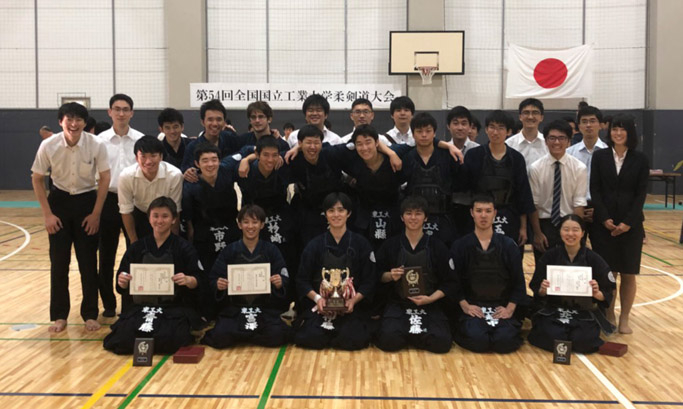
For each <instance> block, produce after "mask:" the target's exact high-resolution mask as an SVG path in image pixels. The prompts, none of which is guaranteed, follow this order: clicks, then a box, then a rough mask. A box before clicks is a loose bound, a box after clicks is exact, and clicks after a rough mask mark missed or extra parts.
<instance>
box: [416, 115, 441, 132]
mask: <svg viewBox="0 0 683 409" xmlns="http://www.w3.org/2000/svg"><path fill="white" fill-rule="evenodd" d="M429 125H431V126H432V128H434V132H436V125H437V124H436V119H435V118H434V117H433V116H432V114H430V113H429V112H420V113H419V114H417V115H415V116H414V117H413V119H412V120H411V121H410V129H411V130H412V131H413V132H415V130H416V129H420V128H425V127H427V126H429Z"/></svg>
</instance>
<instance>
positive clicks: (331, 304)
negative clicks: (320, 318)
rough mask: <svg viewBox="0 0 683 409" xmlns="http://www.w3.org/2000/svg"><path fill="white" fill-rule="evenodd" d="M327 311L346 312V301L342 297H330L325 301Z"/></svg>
mask: <svg viewBox="0 0 683 409" xmlns="http://www.w3.org/2000/svg"><path fill="white" fill-rule="evenodd" d="M324 311H327V312H344V311H346V303H345V302H344V299H343V298H341V297H333V298H328V299H327V300H326V302H325V310H324Z"/></svg>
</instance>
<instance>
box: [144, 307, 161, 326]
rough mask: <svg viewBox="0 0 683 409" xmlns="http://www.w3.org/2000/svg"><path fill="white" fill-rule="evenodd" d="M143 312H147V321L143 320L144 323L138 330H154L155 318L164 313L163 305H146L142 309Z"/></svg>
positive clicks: (145, 317)
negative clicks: (156, 306) (155, 306)
mask: <svg viewBox="0 0 683 409" xmlns="http://www.w3.org/2000/svg"><path fill="white" fill-rule="evenodd" d="M142 312H143V313H144V314H145V316H144V319H145V322H143V323H142V325H140V328H138V330H139V331H142V332H152V331H154V320H155V319H156V318H157V314H163V311H162V310H161V307H159V308H154V307H144V308H143V309H142Z"/></svg>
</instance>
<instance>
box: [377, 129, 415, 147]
mask: <svg viewBox="0 0 683 409" xmlns="http://www.w3.org/2000/svg"><path fill="white" fill-rule="evenodd" d="M387 135H389V136H391V138H392V139H393V140H394V141H396V143H398V144H402V145H403V144H405V145H408V146H415V139H413V131H412V129H410V128H408V132H406V133H401V131H399V130H398V128H397V127H393V128H392V129H390V130H388V131H387ZM379 140H380V142H383V143H384V144H385V145H387V146H391V145H393V142H391V141H390V140H389V139H388V138H387V137H386V136H384V135H383V134H379Z"/></svg>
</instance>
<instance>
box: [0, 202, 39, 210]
mask: <svg viewBox="0 0 683 409" xmlns="http://www.w3.org/2000/svg"><path fill="white" fill-rule="evenodd" d="M39 207H40V203H38V202H37V201H32V200H31V201H21V200H18V201H7V200H6V201H2V202H0V208H3V209H35V208H39Z"/></svg>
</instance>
